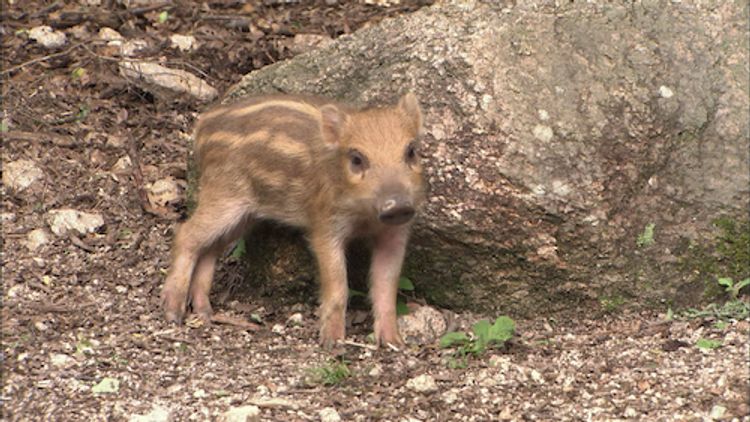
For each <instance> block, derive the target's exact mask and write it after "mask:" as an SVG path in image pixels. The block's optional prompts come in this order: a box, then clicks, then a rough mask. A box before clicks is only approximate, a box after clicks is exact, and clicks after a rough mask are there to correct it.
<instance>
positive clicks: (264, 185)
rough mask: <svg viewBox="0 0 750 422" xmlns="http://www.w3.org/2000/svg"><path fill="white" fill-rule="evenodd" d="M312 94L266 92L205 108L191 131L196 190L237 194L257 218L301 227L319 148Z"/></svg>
mask: <svg viewBox="0 0 750 422" xmlns="http://www.w3.org/2000/svg"><path fill="white" fill-rule="evenodd" d="M325 104H326V102H325V100H322V99H317V98H315V97H292V96H266V97H256V98H251V99H248V100H246V101H243V102H240V103H236V104H232V105H227V106H221V107H218V108H216V109H214V110H211V111H208V112H206V113H205V114H204V115H203V116H201V118H200V119H199V121H198V124H197V126H196V132H195V151H196V161H197V164H198V168H199V171H200V188H201V190H203V189H204V188H209V189H217V187H218V186H222V187H223V189H222V190H224V191H226V192H233V194H234V195H242V196H244V197H246V198H248V199H249V200H252V201H253V202H254V204H253V206H254V207H256V209H257V212H258V214H259V215H258V216H259V217H271V218H274V219H278V220H281V221H285V222H287V223H290V224H293V225H305V224H306V221H304V220H305V217H304V216H303V215H302V214H301V209H300V208H305V205H306V204H305V202H306V199H307V197H308V196H309V189H310V187H311V186H310V184H311V181H312V180H313V179H315V177H316V174H318V171H316V170H320V166H321V163H319V162H318V160H319V157H320V156H321V153H322V151H323V150H324V145H323V139H322V135H321V130H320V118H321V117H320V116H321V115H320V111H319V107H321V106H323V105H325Z"/></svg>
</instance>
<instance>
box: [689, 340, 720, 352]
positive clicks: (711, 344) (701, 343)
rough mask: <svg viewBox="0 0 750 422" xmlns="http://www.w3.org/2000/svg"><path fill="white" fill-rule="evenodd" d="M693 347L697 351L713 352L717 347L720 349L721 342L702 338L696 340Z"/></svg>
mask: <svg viewBox="0 0 750 422" xmlns="http://www.w3.org/2000/svg"><path fill="white" fill-rule="evenodd" d="M695 345H696V346H697V347H698V348H699V349H703V350H713V349H718V348H719V347H721V341H719V340H711V339H706V338H702V339H700V340H698V341H697V342H696V343H695Z"/></svg>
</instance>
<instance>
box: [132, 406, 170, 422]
mask: <svg viewBox="0 0 750 422" xmlns="http://www.w3.org/2000/svg"><path fill="white" fill-rule="evenodd" d="M173 420H174V416H173V415H172V412H171V411H170V410H169V409H167V408H166V407H164V406H159V405H156V406H154V407H153V408H152V409H151V411H150V412H149V413H147V414H145V415H132V416H130V418H129V419H128V422H171V421H173Z"/></svg>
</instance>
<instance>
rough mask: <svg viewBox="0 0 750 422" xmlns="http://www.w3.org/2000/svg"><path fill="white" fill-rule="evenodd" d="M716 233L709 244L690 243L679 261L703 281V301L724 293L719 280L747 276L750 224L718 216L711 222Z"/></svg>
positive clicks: (720, 296)
mask: <svg viewBox="0 0 750 422" xmlns="http://www.w3.org/2000/svg"><path fill="white" fill-rule="evenodd" d="M713 226H714V227H715V228H716V230H717V233H716V237H715V239H716V240H715V241H714V242H712V243H711V244H707V245H703V244H691V245H690V246H689V247H688V249H687V251H686V257H685V259H684V260H683V265H684V266H685V270H686V271H689V272H690V273H691V274H695V275H696V276H697V277H698V278H700V280H701V281H702V282H703V285H704V290H703V298H704V299H706V300H710V301H713V300H717V299H719V298H722V297H723V296H724V294H725V292H724V289H723V288H722V287H721V286H720V285H719V284H718V283H717V279H718V278H719V277H730V278H732V279H734V280H742V279H744V278H747V277H750V221H749V220H738V219H735V218H731V217H720V218H717V219H716V220H714V221H713Z"/></svg>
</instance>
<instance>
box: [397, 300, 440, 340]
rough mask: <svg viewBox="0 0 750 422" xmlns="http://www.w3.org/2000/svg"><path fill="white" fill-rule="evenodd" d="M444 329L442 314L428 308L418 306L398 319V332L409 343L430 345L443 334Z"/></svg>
mask: <svg viewBox="0 0 750 422" xmlns="http://www.w3.org/2000/svg"><path fill="white" fill-rule="evenodd" d="M446 328H447V327H446V324H445V318H444V317H443V314H442V313H441V312H440V311H438V310H437V309H435V308H432V307H430V306H420V307H419V308H417V309H416V310H413V311H411V312H409V313H408V314H406V315H401V316H399V317H398V329H399V332H400V333H401V336H403V338H404V340H406V341H407V342H410V343H415V344H427V343H432V342H433V341H435V340H436V339H437V338H439V337H440V336H442V335H443V334H445V330H446Z"/></svg>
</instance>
